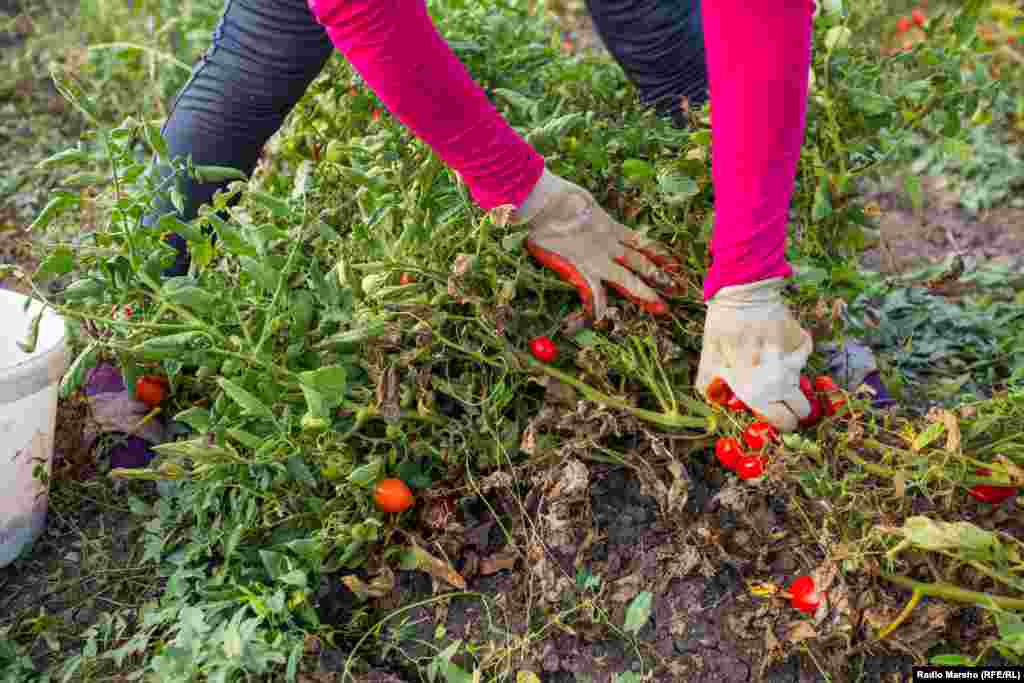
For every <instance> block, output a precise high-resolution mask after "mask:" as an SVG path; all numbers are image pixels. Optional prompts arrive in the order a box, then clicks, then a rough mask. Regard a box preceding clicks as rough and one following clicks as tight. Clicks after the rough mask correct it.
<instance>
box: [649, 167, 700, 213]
mask: <svg viewBox="0 0 1024 683" xmlns="http://www.w3.org/2000/svg"><path fill="white" fill-rule="evenodd" d="M658 190H659V191H660V192H661V194H662V196H663V197H664V198H665V201H666V202H667V203H669V204H672V205H675V206H678V205H680V204H685V203H686V202H687V201H689V200H690V199H691V198H693V197H695V196H696V195H697V194H698V193H699V192H700V187H699V186H698V185H697V181H695V180H694V179H693V178H690V177H688V176H685V175H680V174H678V173H669V174H665V175H661V176H658Z"/></svg>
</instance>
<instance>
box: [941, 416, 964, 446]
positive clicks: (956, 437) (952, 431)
mask: <svg viewBox="0 0 1024 683" xmlns="http://www.w3.org/2000/svg"><path fill="white" fill-rule="evenodd" d="M942 421H943V423H944V424H945V425H946V450H947V451H952V452H953V453H957V452H959V451H960V443H961V441H962V437H961V435H960V421H959V420H957V419H956V413H954V412H953V411H951V410H944V411H943V415H942Z"/></svg>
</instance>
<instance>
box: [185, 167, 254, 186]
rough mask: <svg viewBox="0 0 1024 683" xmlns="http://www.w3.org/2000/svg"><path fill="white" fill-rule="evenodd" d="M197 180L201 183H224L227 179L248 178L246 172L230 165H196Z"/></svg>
mask: <svg viewBox="0 0 1024 683" xmlns="http://www.w3.org/2000/svg"><path fill="white" fill-rule="evenodd" d="M195 172H196V180H198V181H199V182H201V183H222V182H224V181H225V180H246V179H247V177H246V175H245V174H244V173H242V172H241V171H239V170H238V169H237V168H231V167H230V166H196V167H195Z"/></svg>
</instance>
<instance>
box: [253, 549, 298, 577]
mask: <svg viewBox="0 0 1024 683" xmlns="http://www.w3.org/2000/svg"><path fill="white" fill-rule="evenodd" d="M260 560H261V561H262V562H263V568H264V569H265V570H266V571H267V574H268V575H269V576H270V578H271V579H272V580H274V581H277V580H278V579H279V578H280V577H282V576H284V575H285V573H287V572H289V571H291V569H290V566H289V563H288V556H287V555H283V554H281V553H275V552H274V551H272V550H260Z"/></svg>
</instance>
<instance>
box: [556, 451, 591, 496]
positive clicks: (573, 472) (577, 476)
mask: <svg viewBox="0 0 1024 683" xmlns="http://www.w3.org/2000/svg"><path fill="white" fill-rule="evenodd" d="M589 486H590V470H589V469H587V466H586V465H584V464H583V463H582V462H580V461H579V460H576V459H572V460H569V461H567V462H566V463H565V465H564V466H563V467H562V470H561V471H560V472H559V474H558V480H557V481H556V483H555V488H554V489H553V490H552V491H551V494H550V495H551V497H552V498H561V497H565V496H574V495H576V494H579V493H582V492H584V491H586V490H587V488H588V487H589Z"/></svg>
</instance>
